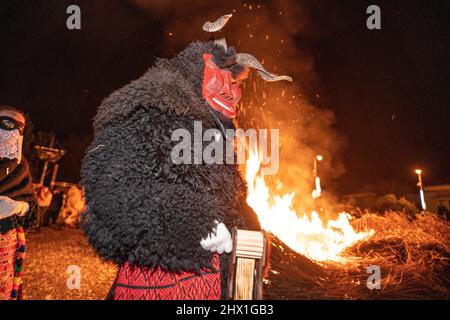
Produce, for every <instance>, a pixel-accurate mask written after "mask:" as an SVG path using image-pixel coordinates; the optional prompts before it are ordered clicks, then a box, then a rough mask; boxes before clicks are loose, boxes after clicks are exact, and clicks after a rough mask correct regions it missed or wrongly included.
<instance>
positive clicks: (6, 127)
mask: <svg viewBox="0 0 450 320" xmlns="http://www.w3.org/2000/svg"><path fill="white" fill-rule="evenodd" d="M24 128H25V116H24V115H23V113H22V112H20V111H18V110H17V109H15V108H12V107H8V106H0V300H15V299H18V298H20V296H21V285H22V266H23V259H24V254H25V229H26V228H28V227H29V226H30V225H31V223H32V222H33V219H34V218H35V209H36V205H35V201H34V193H33V187H32V183H31V176H30V172H29V170H28V164H27V161H26V160H25V159H24V158H23V157H22V142H23V132H24Z"/></svg>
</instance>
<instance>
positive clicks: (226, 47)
mask: <svg viewBox="0 0 450 320" xmlns="http://www.w3.org/2000/svg"><path fill="white" fill-rule="evenodd" d="M214 43H215V44H217V45H219V46H222V47H223V48H224V49H225V51H227V50H228V46H227V40H225V38H222V39H218V40H214Z"/></svg>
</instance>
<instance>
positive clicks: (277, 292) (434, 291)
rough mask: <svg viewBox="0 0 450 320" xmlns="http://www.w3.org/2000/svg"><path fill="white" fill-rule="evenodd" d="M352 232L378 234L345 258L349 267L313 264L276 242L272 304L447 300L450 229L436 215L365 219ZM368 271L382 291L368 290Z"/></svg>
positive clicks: (268, 287)
mask: <svg viewBox="0 0 450 320" xmlns="http://www.w3.org/2000/svg"><path fill="white" fill-rule="evenodd" d="M354 228H355V229H357V230H358V231H361V230H366V231H367V230H370V229H373V230H375V235H374V236H372V237H371V238H370V239H368V240H365V241H361V242H359V243H357V244H355V245H354V246H353V247H351V248H349V249H348V250H347V251H345V252H344V253H343V254H342V255H343V256H344V257H345V258H346V262H345V263H339V264H338V263H321V264H318V263H314V262H312V261H310V260H308V259H307V258H305V257H303V256H301V255H299V254H297V253H296V252H294V251H292V250H290V249H289V248H287V247H286V245H284V244H283V243H281V242H280V241H279V240H278V239H276V238H274V239H273V246H272V254H271V266H272V271H271V274H270V276H269V279H268V280H269V283H268V284H267V285H266V298H269V299H449V297H450V268H449V259H450V245H449V244H450V241H449V240H450V223H449V222H447V221H444V220H442V219H441V218H438V217H437V216H436V215H434V214H432V213H425V214H417V215H416V216H415V218H410V217H408V216H407V215H406V214H404V213H399V212H386V213H385V214H384V215H376V214H371V213H366V214H364V215H363V216H362V217H361V218H359V219H357V220H355V221H354ZM368 266H379V267H380V270H381V283H380V284H381V288H380V289H373V290H370V289H369V288H368V287H367V281H368V278H369V276H371V275H372V273H368V272H367V268H368Z"/></svg>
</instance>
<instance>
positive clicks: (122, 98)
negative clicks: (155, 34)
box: [82, 42, 259, 281]
mask: <svg viewBox="0 0 450 320" xmlns="http://www.w3.org/2000/svg"><path fill="white" fill-rule="evenodd" d="M218 50H219V51H220V48H218V47H217V46H215V45H214V44H213V43H212V42H207V43H202V42H193V43H191V44H190V45H189V46H188V48H187V49H185V50H184V51H182V52H181V53H179V54H178V55H177V56H175V57H174V58H172V59H170V60H166V59H160V60H158V61H157V63H156V65H155V67H153V68H151V69H149V70H148V71H147V72H146V73H145V74H144V75H143V76H142V77H141V78H139V79H138V80H136V81H133V82H131V83H130V84H129V85H127V86H125V87H123V88H122V89H119V90H118V91H116V92H114V93H113V94H112V95H111V96H109V97H108V98H106V99H105V100H104V101H103V103H102V105H101V106H100V108H99V110H98V114H97V116H96V118H95V120H94V128H95V137H94V141H93V142H92V144H91V146H90V147H89V148H88V150H87V152H86V156H85V159H84V161H83V167H82V182H83V185H84V186H85V188H86V198H87V205H88V214H87V216H86V220H85V222H84V223H83V228H84V230H85V232H86V234H87V236H88V239H89V242H90V244H91V245H92V246H93V247H94V248H95V249H96V250H97V251H98V253H99V254H100V255H101V256H102V257H103V258H105V259H108V260H112V261H114V262H115V263H117V264H123V263H125V262H126V261H129V262H130V263H132V264H137V265H139V266H148V267H156V266H158V265H159V266H161V267H162V268H163V269H165V270H168V271H196V272H199V270H200V268H201V267H210V266H211V264H210V263H211V253H210V252H207V251H205V250H204V249H203V248H202V247H201V246H200V241H201V239H202V238H204V237H206V236H207V235H208V234H209V233H210V232H211V231H212V229H213V227H214V221H215V220H218V221H222V222H224V223H225V225H226V226H227V227H228V228H229V229H230V230H231V228H232V227H233V226H238V227H240V228H247V229H255V230H258V229H259V224H258V221H257V217H256V215H255V213H254V212H253V210H252V209H251V208H250V207H249V206H248V205H247V204H246V193H247V189H246V185H245V183H244V181H243V180H242V178H241V176H240V174H239V172H238V168H237V166H236V165H225V164H224V165H218V164H212V165H207V164H201V165H194V164H191V165H184V164H182V165H176V164H173V163H172V160H171V157H170V154H171V150H172V148H173V146H174V145H176V144H177V143H178V142H172V141H171V134H172V132H173V130H175V129H179V128H184V129H187V130H189V131H190V132H191V133H192V136H193V128H194V121H196V120H197V121H198V120H200V121H202V125H203V130H205V129H209V128H216V125H215V122H214V119H213V118H212V115H211V114H210V112H209V111H208V110H207V107H206V106H205V101H204V99H203V97H202V93H201V89H202V78H203V68H204V64H203V60H202V55H203V53H206V52H213V51H215V52H216V51H218ZM222 51H223V49H222ZM222 53H223V54H225V52H222ZM225 60H227V59H216V61H215V62H216V63H218V64H219V65H220V63H221V62H222V61H225ZM208 144H209V143H207V142H204V143H203V146H204V147H205V146H206V145H208ZM221 266H222V268H221V269H222V280H223V281H224V280H225V279H226V277H225V276H226V269H227V255H225V254H224V255H222V257H221Z"/></svg>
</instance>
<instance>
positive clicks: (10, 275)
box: [0, 228, 25, 300]
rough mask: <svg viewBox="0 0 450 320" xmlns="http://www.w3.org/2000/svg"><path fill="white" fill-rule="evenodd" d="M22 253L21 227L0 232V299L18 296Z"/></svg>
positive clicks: (23, 253)
mask: <svg viewBox="0 0 450 320" xmlns="http://www.w3.org/2000/svg"><path fill="white" fill-rule="evenodd" d="M24 255H25V232H24V230H23V228H17V229H12V230H10V231H9V232H7V233H5V234H0V300H16V299H18V298H20V293H21V292H20V291H21V285H22V266H23V258H24Z"/></svg>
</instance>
